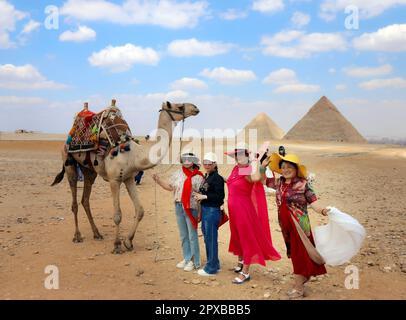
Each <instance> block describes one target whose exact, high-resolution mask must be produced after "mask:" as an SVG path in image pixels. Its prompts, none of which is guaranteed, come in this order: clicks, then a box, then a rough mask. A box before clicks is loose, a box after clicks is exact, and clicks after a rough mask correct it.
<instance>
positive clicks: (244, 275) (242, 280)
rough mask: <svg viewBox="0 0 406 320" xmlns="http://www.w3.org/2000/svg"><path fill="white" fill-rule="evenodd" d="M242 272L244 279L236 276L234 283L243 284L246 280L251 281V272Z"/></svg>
mask: <svg viewBox="0 0 406 320" xmlns="http://www.w3.org/2000/svg"><path fill="white" fill-rule="evenodd" d="M240 274H242V275H243V277H244V279H241V278H239V277H235V278H234V280H233V281H232V283H234V284H242V283H244V282H245V281H249V280H250V279H251V277H250V274H249V273H244V272H242V271H241V272H240Z"/></svg>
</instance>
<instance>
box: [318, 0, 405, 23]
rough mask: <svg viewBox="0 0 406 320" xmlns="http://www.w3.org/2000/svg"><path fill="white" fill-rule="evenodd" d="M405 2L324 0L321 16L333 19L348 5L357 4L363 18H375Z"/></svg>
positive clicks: (399, 0)
mask: <svg viewBox="0 0 406 320" xmlns="http://www.w3.org/2000/svg"><path fill="white" fill-rule="evenodd" d="M405 4H406V0H324V2H323V3H322V4H321V5H320V16H321V17H322V18H324V19H325V20H327V21H329V20H333V19H334V18H335V16H336V14H337V13H338V12H344V10H345V8H347V7H348V6H355V7H357V8H358V10H359V13H360V17H361V18H373V17H376V16H378V15H380V14H382V13H383V12H384V11H386V10H388V9H391V8H395V7H398V6H400V5H405Z"/></svg>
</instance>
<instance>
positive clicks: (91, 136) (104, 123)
mask: <svg viewBox="0 0 406 320" xmlns="http://www.w3.org/2000/svg"><path fill="white" fill-rule="evenodd" d="M131 136H132V135H131V131H130V128H129V126H128V124H127V122H126V121H125V120H124V119H123V117H122V115H121V112H120V110H119V109H118V108H117V107H110V108H108V109H105V110H103V111H102V112H99V113H94V112H91V111H88V110H83V111H81V112H79V113H78V114H77V115H76V117H75V120H74V122H73V126H72V129H71V130H70V132H69V137H68V140H67V142H66V144H67V151H68V153H75V152H85V151H93V150H97V149H99V147H103V148H106V147H107V146H108V145H109V146H110V148H112V147H116V146H117V145H119V144H120V143H123V142H125V141H128V140H129V139H130V138H131ZM110 148H109V149H110Z"/></svg>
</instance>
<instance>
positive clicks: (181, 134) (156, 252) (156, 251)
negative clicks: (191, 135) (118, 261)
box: [154, 114, 185, 263]
mask: <svg viewBox="0 0 406 320" xmlns="http://www.w3.org/2000/svg"><path fill="white" fill-rule="evenodd" d="M184 128H185V115H184V114H183V120H182V130H181V133H180V144H179V156H180V154H181V152H182V142H183V131H184ZM168 151H169V150H168ZM173 166H174V164H173V159H172V164H171V165H170V166H169V168H167V169H166V170H163V171H161V172H160V173H159V174H163V173H166V172H167V171H169V170H170V169H171V168H172V167H173ZM154 182H155V184H154V198H155V201H154V207H155V213H154V214H155V235H156V240H155V244H156V246H155V258H154V262H155V263H157V262H158V261H164V260H172V258H162V259H158V253H159V247H160V243H159V233H158V207H157V196H156V194H157V191H156V189H157V188H156V187H157V182H156V181H154Z"/></svg>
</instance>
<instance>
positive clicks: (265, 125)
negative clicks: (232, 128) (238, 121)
mask: <svg viewBox="0 0 406 320" xmlns="http://www.w3.org/2000/svg"><path fill="white" fill-rule="evenodd" d="M249 129H256V130H257V139H258V141H266V140H281V139H282V138H283V136H284V134H285V133H284V131H283V130H282V129H281V128H279V126H278V125H277V124H276V123H275V122H274V121H273V120H272V119H271V118H270V117H269V116H268V115H267V114H266V113H264V112H261V113H260V114H258V115H257V116H256V117H255V118H254V119H252V120H251V121H250V122H249V123H248V124H247V125H246V126H245V127H244V129H243V130H242V131H241V132H240V133H239V134H238V136H241V135H242V134H243V132H245V138H246V139H248V137H249Z"/></svg>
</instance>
